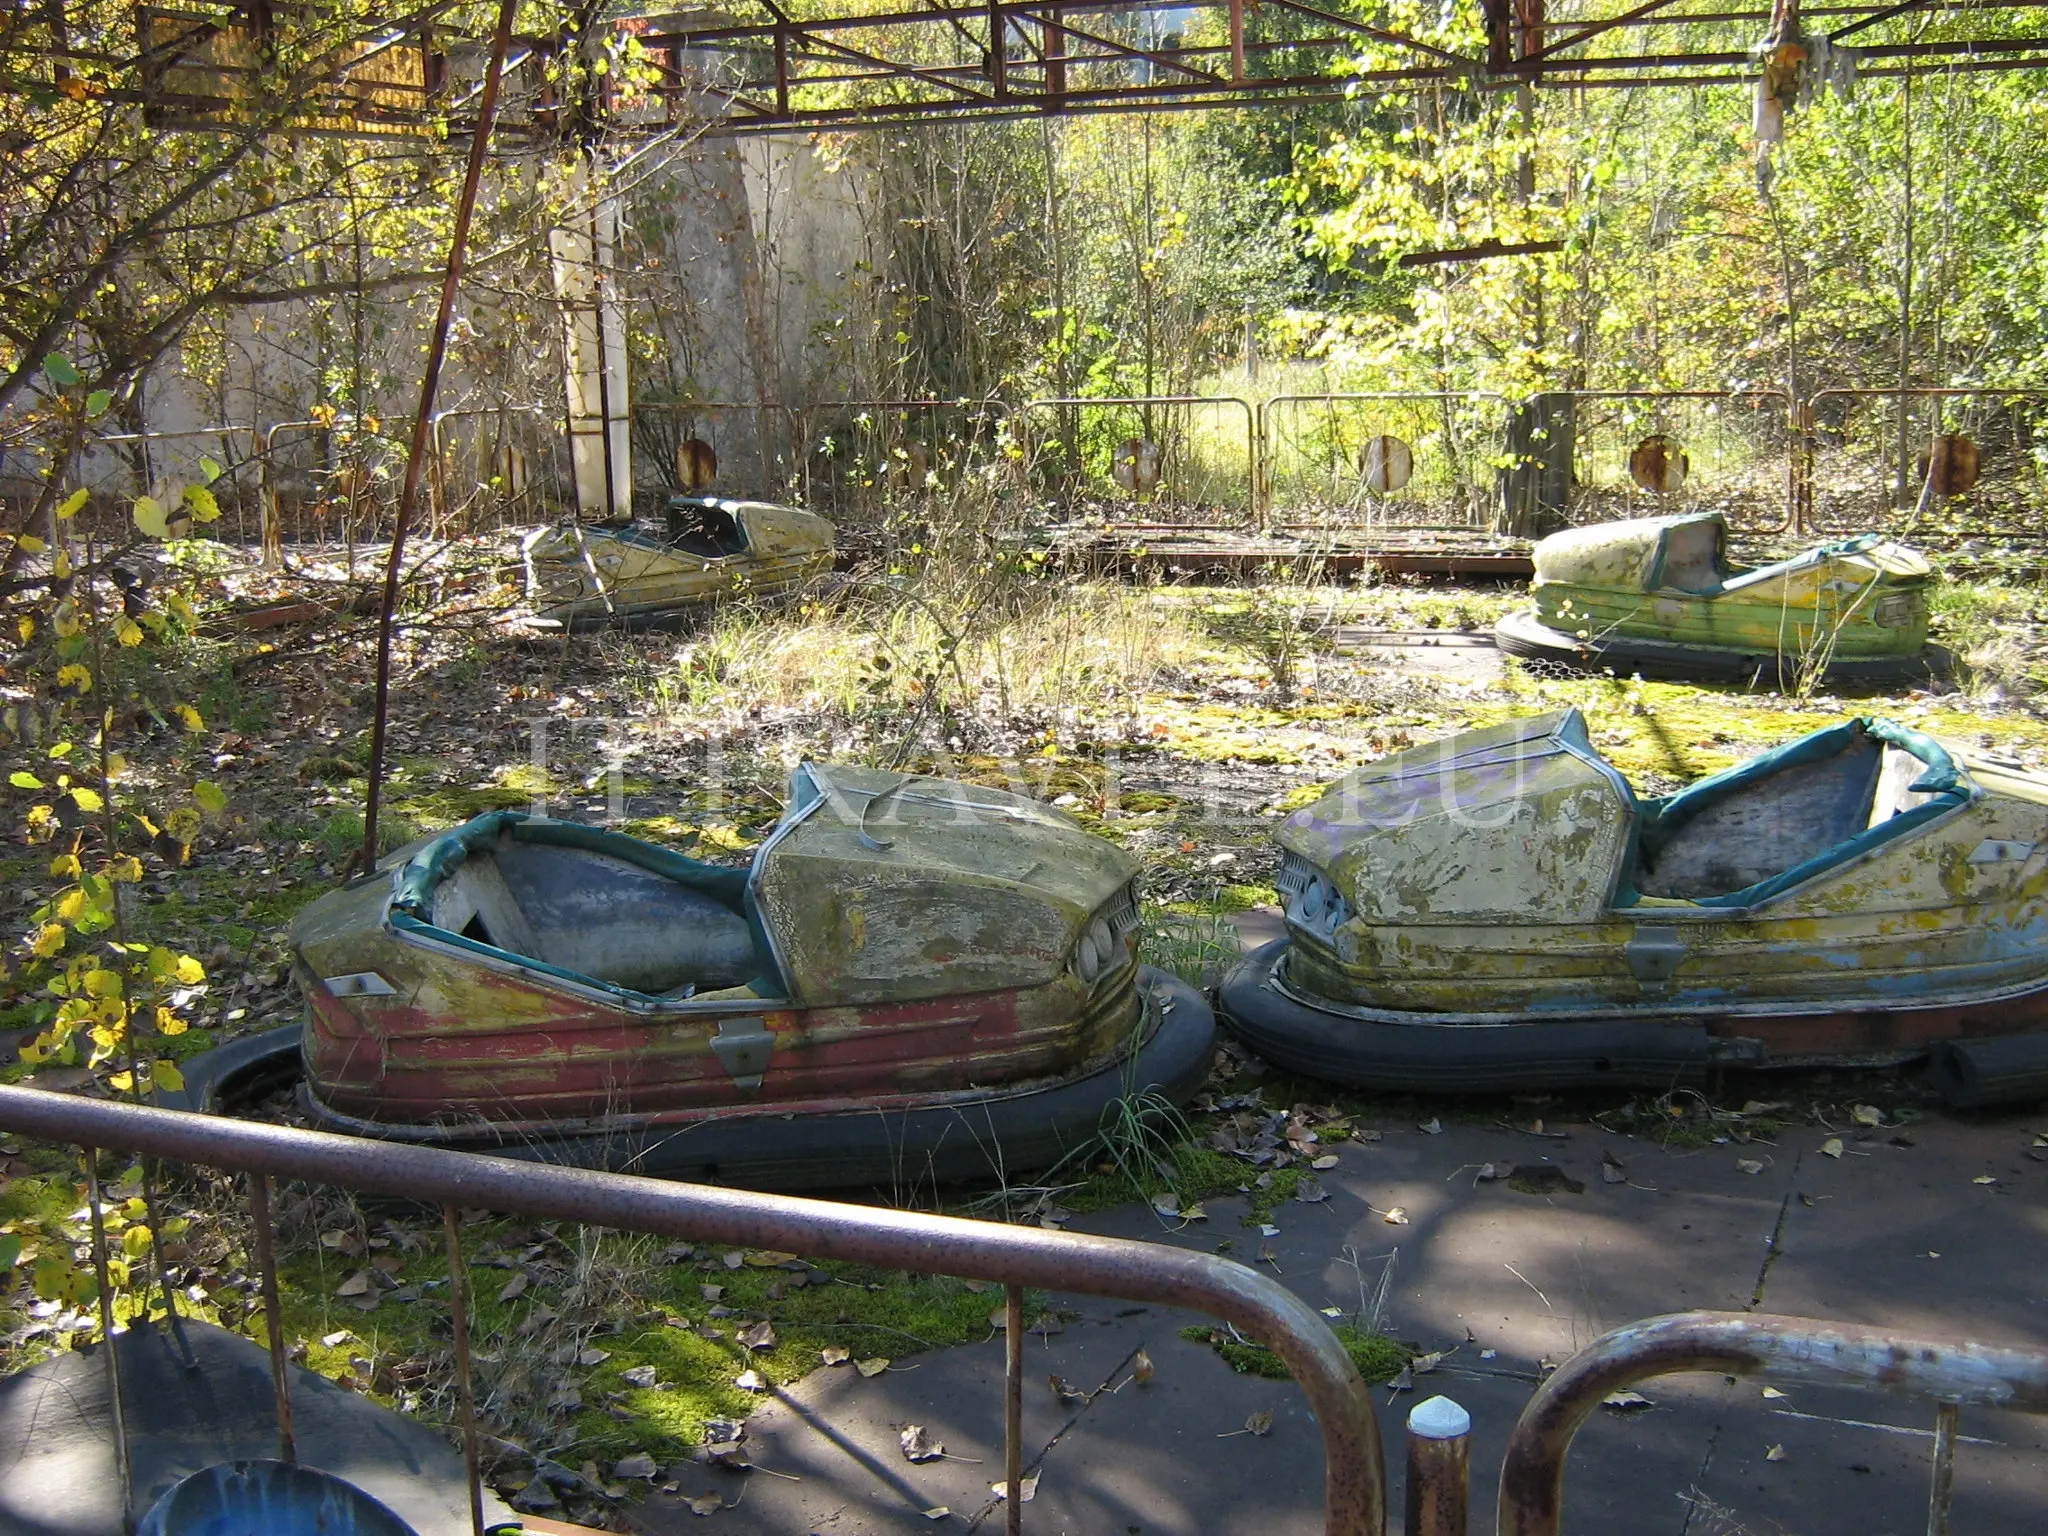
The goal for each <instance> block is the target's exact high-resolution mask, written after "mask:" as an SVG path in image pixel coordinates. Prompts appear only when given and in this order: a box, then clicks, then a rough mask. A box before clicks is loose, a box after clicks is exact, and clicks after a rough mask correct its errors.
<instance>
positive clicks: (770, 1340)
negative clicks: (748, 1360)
mask: <svg viewBox="0 0 2048 1536" xmlns="http://www.w3.org/2000/svg"><path fill="white" fill-rule="evenodd" d="M740 1344H741V1346H742V1347H743V1348H746V1349H773V1348H774V1347H775V1325H774V1324H773V1323H771V1322H769V1321H768V1320H767V1319H766V1318H763V1319H762V1320H761V1321H760V1322H758V1323H755V1324H753V1325H752V1326H750V1327H746V1328H742V1329H741V1330H740Z"/></svg>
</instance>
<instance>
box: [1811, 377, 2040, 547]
mask: <svg viewBox="0 0 2048 1536" xmlns="http://www.w3.org/2000/svg"><path fill="white" fill-rule="evenodd" d="M1987 398H1988V399H1993V400H2048V388H2043V387H2040V386H2033V387H2018V388H2000V387H1998V386H1997V385H1990V384H1968V385H1961V384H1959V385H1939V384H1910V385H1906V386H1904V387H1901V386H1899V385H1896V384H1892V385H1885V384H1876V385H1863V386H1858V387H1854V388H1851V387H1847V386H1844V387H1841V388H1831V389H1817V390H1815V391H1814V392H1813V393H1812V394H1810V395H1808V396H1807V397H1806V399H1805V400H1804V401H1803V402H1802V403H1801V405H1800V410H1799V417H1798V420H1797V422H1795V423H1794V426H1793V431H1792V435H1791V442H1790V444H1789V447H1788V451H1789V452H1790V453H1791V454H1792V456H1793V457H1792V462H1791V465H1790V468H1789V470H1788V473H1787V486H1788V493H1787V494H1788V498H1789V514H1788V523H1787V526H1788V527H1789V528H1790V529H1792V530H1793V531H1794V532H1798V533H1813V532H1816V531H1819V530H1816V528H1815V527H1814V522H1815V517H1814V505H1813V491H1814V464H1815V461H1816V459H1817V458H1818V456H1819V454H1818V442H1817V435H1818V429H1817V428H1816V427H1815V425H1814V419H1815V409H1816V407H1818V406H1819V405H1820V403H1821V402H1822V401H1823V400H1897V401H1900V402H1904V401H1907V400H1955V399H1987ZM1895 510H1896V509H1895ZM1908 526H1909V527H1910V526H1911V524H1910V523H1909V524H1908ZM2030 531H2031V530H2030Z"/></svg>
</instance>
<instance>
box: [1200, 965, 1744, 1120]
mask: <svg viewBox="0 0 2048 1536" xmlns="http://www.w3.org/2000/svg"><path fill="white" fill-rule="evenodd" d="M1286 954H1287V940H1285V939H1275V940H1273V941H1272V942H1271V943H1269V944H1262V945H1260V946H1259V947H1258V948H1257V949H1255V950H1253V951H1252V952H1251V953H1250V954H1248V955H1246V956H1245V957H1244V959H1243V960H1242V961H1240V962H1239V964H1238V965H1237V967H1236V969H1234V970H1233V971H1231V973H1230V974H1229V975H1228V976H1227V977H1225V978H1224V981H1223V987H1222V990H1221V992H1220V993H1219V994H1218V998H1219V1001H1220V1002H1221V1003H1222V1006H1223V1021H1224V1023H1225V1025H1226V1026H1228V1028H1229V1029H1230V1031H1231V1032H1232V1033H1233V1034H1235V1035H1236V1036H1237V1037H1238V1038H1239V1039H1241V1040H1243V1041H1244V1043H1245V1044H1246V1045H1248V1046H1250V1047H1251V1048H1252V1049H1253V1050H1254V1051H1256V1052H1257V1053H1258V1054H1259V1055H1260V1056H1262V1057H1264V1058H1265V1059H1266V1060H1267V1061H1270V1062H1272V1063H1273V1064H1274V1065H1275V1066H1278V1067H1284V1068H1286V1069H1287V1070H1288V1071H1290V1072H1299V1073H1300V1074H1301V1075H1302V1076H1304V1077H1318V1078H1324V1079H1327V1080H1328V1081H1330V1082H1334V1083H1344V1084H1347V1085H1349V1086H1351V1087H1354V1088H1380V1089H1389V1090H1394V1091H1399V1092H1408V1093H1507V1092H1519V1091H1522V1090H1527V1089H1550V1088H1576V1087H1585V1086H1599V1085H1606V1084H1613V1085H1616V1086H1628V1087H1666V1086H1669V1085H1670V1084H1672V1083H1674V1082H1678V1081H1682V1080H1685V1079H1687V1078H1692V1077H1697V1076H1699V1075H1700V1074H1701V1073H1703V1072H1704V1071H1705V1070H1706V1069H1707V1067H1708V1066H1709V1065H1711V1063H1712V1060H1713V1043H1712V1041H1711V1039H1710V1038H1709V1036H1708V1034H1707V1031H1706V1029H1705V1028H1704V1027H1703V1026H1701V1025H1697V1024H1652V1023H1634V1022H1600V1023H1584V1022H1574V1021H1572V1020H1569V1019H1564V1020H1559V1021H1557V1022H1554V1023H1553V1022H1550V1021H1549V1020H1548V1019H1543V1018H1531V1019H1530V1020H1528V1021H1527V1022H1517V1023H1510V1024H1418V1023H1412V1022H1406V1020H1407V1019H1412V1018H1413V1017H1414V1016H1413V1015H1407V1016H1404V1020H1403V1022H1398V1023H1396V1022H1392V1021H1391V1020H1378V1019H1373V1018H1365V1017H1360V1016H1358V1015H1356V1014H1351V1013H1340V1012H1335V1011H1328V1010H1324V1009H1321V1008H1314V1007H1310V1006H1309V1005H1308V1004H1306V1003H1302V1002H1300V1001H1297V1000H1296V999H1295V998H1293V997H1290V996H1288V995H1287V994H1285V993H1283V992H1281V991H1280V990H1278V989H1277V988H1276V987H1275V986H1274V985H1273V984H1272V983H1273V973H1274V971H1275V970H1276V969H1277V968H1278V967H1279V965H1280V962H1281V960H1282V959H1283V958H1285V956H1286Z"/></svg>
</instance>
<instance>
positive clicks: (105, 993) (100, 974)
mask: <svg viewBox="0 0 2048 1536" xmlns="http://www.w3.org/2000/svg"><path fill="white" fill-rule="evenodd" d="M85 995H86V996H87V997H119V996H120V995H121V973H120V972H119V971H108V970H98V971H87V972H86V973H85Z"/></svg>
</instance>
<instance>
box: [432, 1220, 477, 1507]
mask: <svg viewBox="0 0 2048 1536" xmlns="http://www.w3.org/2000/svg"><path fill="white" fill-rule="evenodd" d="M441 1229H442V1231H443V1233H444V1234H445V1235H446V1237H447V1239H448V1311H449V1316H450V1319H451V1321H452V1322H453V1323H454V1325H455V1396H456V1406H457V1407H458V1408H460V1410H461V1412H462V1459H463V1462H464V1464H465V1465H466V1466H467V1467H468V1469H469V1526H470V1530H471V1532H472V1536H484V1478H483V1465H482V1458H481V1457H480V1456H479V1455H478V1453H477V1444H476V1386H475V1383H474V1382H473V1381H472V1380H471V1378H470V1374H469V1275H468V1272H467V1271H466V1270H465V1269H464V1268H463V1265H462V1221H461V1217H460V1214H459V1213H458V1212H457V1211H456V1209H455V1207H454V1206H452V1205H444V1206H442V1207H441Z"/></svg>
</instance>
